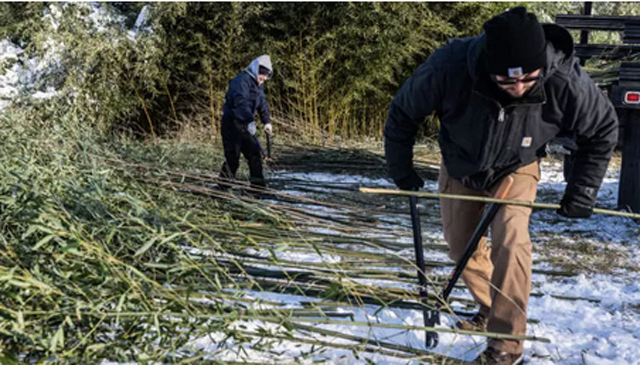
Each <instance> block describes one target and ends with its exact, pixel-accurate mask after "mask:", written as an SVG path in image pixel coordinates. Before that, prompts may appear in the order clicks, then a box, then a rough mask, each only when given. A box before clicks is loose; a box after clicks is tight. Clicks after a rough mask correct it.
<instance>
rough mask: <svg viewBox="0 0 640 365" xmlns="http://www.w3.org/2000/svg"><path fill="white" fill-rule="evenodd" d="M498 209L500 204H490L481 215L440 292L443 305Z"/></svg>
mask: <svg viewBox="0 0 640 365" xmlns="http://www.w3.org/2000/svg"><path fill="white" fill-rule="evenodd" d="M498 209H500V204H497V203H490V204H489V205H488V206H487V208H486V210H485V211H484V214H483V215H482V218H481V219H480V222H479V223H478V226H477V227H476V230H475V231H474V232H473V235H471V238H470V239H469V242H468V243H467V247H466V248H465V249H464V254H463V255H462V258H461V259H460V261H458V263H457V264H456V267H455V269H454V270H453V272H452V273H451V276H450V277H449V281H448V282H447V286H446V287H445V288H444V291H443V292H442V301H443V303H446V302H447V300H448V299H449V295H450V294H451V291H452V290H453V287H454V285H456V282H458V279H459V278H460V275H462V271H464V268H465V267H466V266H467V263H468V262H469V259H470V258H471V256H473V254H474V252H476V249H477V248H478V243H479V242H480V240H481V239H482V237H483V236H484V235H485V233H486V232H487V229H488V228H489V225H490V224H491V222H492V221H493V218H495V216H496V213H498Z"/></svg>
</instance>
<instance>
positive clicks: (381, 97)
mask: <svg viewBox="0 0 640 365" xmlns="http://www.w3.org/2000/svg"><path fill="white" fill-rule="evenodd" d="M143 5H144V4H143V3H137V4H131V5H125V4H118V3H115V4H111V5H105V6H102V7H100V8H99V11H100V12H102V13H103V14H105V15H107V18H108V19H111V20H110V21H107V22H105V23H104V24H100V25H99V26H96V24H94V23H93V22H92V20H91V19H93V18H94V17H92V16H90V13H91V12H92V11H95V9H96V8H95V5H88V4H64V5H60V4H53V5H48V6H46V7H44V13H45V14H46V15H47V16H45V17H44V18H42V19H41V21H40V22H39V23H38V27H35V26H32V27H31V28H29V29H30V32H31V33H30V34H32V38H30V39H31V44H32V45H33V47H34V48H35V49H36V50H38V52H39V53H38V54H40V55H43V54H46V53H47V52H51V51H52V50H51V48H52V45H54V46H56V47H57V49H56V51H58V53H60V55H61V60H60V63H61V65H62V67H61V68H60V72H61V74H63V75H64V89H63V91H64V92H67V93H68V94H69V95H73V97H74V98H76V99H75V100H76V105H77V112H78V113H80V114H83V115H84V116H85V117H86V120H87V121H88V122H89V123H91V124H93V125H96V126H100V127H101V128H102V129H105V130H109V129H112V128H118V129H120V128H123V127H124V128H125V129H127V130H132V131H134V132H135V133H138V132H142V133H150V134H151V135H152V136H155V135H156V134H161V133H164V132H166V131H171V130H175V129H178V128H180V127H181V124H182V123H184V122H195V123H198V124H200V125H202V126H210V127H211V133H212V134H213V135H214V136H215V135H217V134H218V130H219V129H218V123H219V120H220V116H221V108H222V104H223V102H224V94H225V92H226V88H227V85H228V82H229V80H230V79H231V78H233V77H234V76H235V75H236V74H237V73H239V72H240V71H242V69H244V68H245V67H246V66H247V65H248V64H249V63H250V62H251V60H252V59H254V58H255V57H256V56H258V55H260V54H264V53H269V54H270V55H271V57H272V60H273V64H274V68H275V77H274V79H273V80H272V81H269V82H268V83H267V86H266V88H267V94H268V98H269V100H270V103H271V106H272V110H273V111H274V113H273V114H274V115H275V116H276V122H277V123H278V124H279V125H280V127H281V128H282V131H284V132H285V133H286V132H287V131H290V132H292V133H293V132H298V133H299V132H300V131H302V132H303V134H304V135H306V136H309V137H310V138H312V139H314V140H320V139H323V140H324V139H327V138H328V136H331V137H333V136H334V135H341V136H342V137H343V138H345V137H347V138H348V137H353V136H374V137H380V136H381V133H382V127H383V125H384V121H385V117H386V111H387V108H388V105H389V103H390V102H391V99H392V98H393V96H394V94H395V92H396V91H397V89H398V88H399V86H400V85H401V84H402V83H403V82H404V80H405V79H406V78H407V77H409V76H410V74H411V73H412V71H413V69H415V67H417V65H419V64H420V63H421V62H423V61H424V60H425V59H426V58H427V57H428V55H429V54H430V53H431V52H432V51H433V50H434V49H435V48H436V47H438V46H439V45H441V44H443V43H444V42H446V40H447V39H448V38H450V37H454V36H469V35H475V34H477V33H478V32H480V31H481V26H482V23H483V22H484V21H485V20H487V19H488V18H489V17H490V16H492V15H493V14H496V13H498V12H500V11H503V10H504V9H505V8H507V7H508V6H509V5H510V3H388V4H387V3H152V4H150V6H151V20H150V24H148V26H149V27H148V29H151V31H143V32H141V34H139V35H138V36H137V37H136V38H135V39H130V37H128V34H127V32H128V28H127V27H128V26H129V27H130V26H131V24H133V22H134V20H133V19H134V18H135V14H136V12H137V11H139V10H140V9H141V7H142V6H143ZM92 6H93V8H92ZM6 9H8V10H7V11H5V13H6V14H9V13H10V12H15V11H17V8H14V7H7V8H6ZM40 9H41V11H42V9H43V8H42V7H41V8H40ZM25 14H27V13H25ZM29 14H31V15H30V16H27V15H24V18H25V19H31V20H30V21H32V22H36V20H37V19H38V18H37V17H36V16H35V15H34V14H35V13H34V11H33V10H32V12H31V13H29ZM34 19H36V20H34ZM15 24H22V23H21V22H16V23H15Z"/></svg>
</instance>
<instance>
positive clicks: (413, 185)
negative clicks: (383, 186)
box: [393, 169, 424, 191]
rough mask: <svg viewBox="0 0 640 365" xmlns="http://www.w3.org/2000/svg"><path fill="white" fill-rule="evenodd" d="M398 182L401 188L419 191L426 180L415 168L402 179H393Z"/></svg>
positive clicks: (397, 184)
mask: <svg viewBox="0 0 640 365" xmlns="http://www.w3.org/2000/svg"><path fill="white" fill-rule="evenodd" d="M393 181H394V182H395V183H396V186H398V188H400V190H411V191H418V189H420V188H421V187H423V186H424V181H423V180H422V179H421V178H420V176H418V174H417V173H416V171H415V170H414V169H411V172H410V173H409V174H407V175H405V176H403V177H402V178H400V179H394V180H393Z"/></svg>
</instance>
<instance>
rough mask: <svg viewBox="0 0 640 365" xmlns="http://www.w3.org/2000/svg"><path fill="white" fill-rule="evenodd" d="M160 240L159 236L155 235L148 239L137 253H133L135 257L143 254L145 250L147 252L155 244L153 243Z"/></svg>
mask: <svg viewBox="0 0 640 365" xmlns="http://www.w3.org/2000/svg"><path fill="white" fill-rule="evenodd" d="M157 240H158V238H157V237H153V238H151V239H150V240H149V241H147V243H145V244H144V245H142V247H140V248H139V249H138V250H137V251H136V253H135V254H133V257H138V256H140V255H142V254H144V253H145V252H147V251H148V250H149V249H150V248H151V246H153V244H154V243H155V242H156V241H157Z"/></svg>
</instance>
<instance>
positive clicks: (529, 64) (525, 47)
mask: <svg viewBox="0 0 640 365" xmlns="http://www.w3.org/2000/svg"><path fill="white" fill-rule="evenodd" d="M484 32H485V34H486V39H487V41H486V51H487V52H486V55H487V59H486V60H487V70H488V71H489V73H490V74H492V75H500V76H506V77H512V78H518V77H521V76H523V75H525V74H528V73H530V72H532V71H535V70H537V69H539V68H543V67H545V66H546V64H547V52H546V48H547V40H546V38H545V35H544V31H543V30H542V26H541V25H540V23H538V18H536V16H535V15H534V14H532V13H527V9H526V8H524V7H522V6H519V7H516V8H513V9H511V10H509V11H507V12H505V13H502V14H500V15H498V16H495V17H493V18H492V19H490V20H489V21H487V22H486V23H485V24H484Z"/></svg>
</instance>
